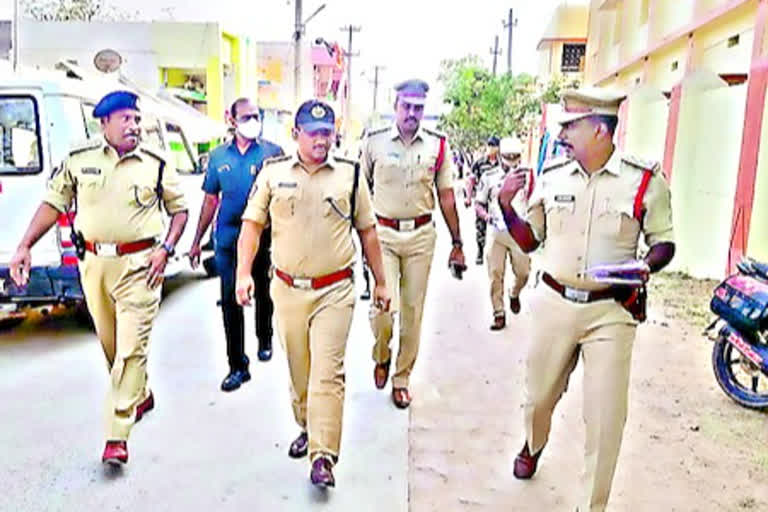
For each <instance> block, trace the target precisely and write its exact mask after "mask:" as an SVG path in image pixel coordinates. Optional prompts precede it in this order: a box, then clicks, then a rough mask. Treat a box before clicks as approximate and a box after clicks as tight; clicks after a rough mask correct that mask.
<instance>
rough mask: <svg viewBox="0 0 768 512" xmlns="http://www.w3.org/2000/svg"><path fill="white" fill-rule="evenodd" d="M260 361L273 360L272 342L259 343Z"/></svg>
mask: <svg viewBox="0 0 768 512" xmlns="http://www.w3.org/2000/svg"><path fill="white" fill-rule="evenodd" d="M257 355H258V357H259V361H269V360H270V359H272V341H268V342H266V343H259V352H258V354H257Z"/></svg>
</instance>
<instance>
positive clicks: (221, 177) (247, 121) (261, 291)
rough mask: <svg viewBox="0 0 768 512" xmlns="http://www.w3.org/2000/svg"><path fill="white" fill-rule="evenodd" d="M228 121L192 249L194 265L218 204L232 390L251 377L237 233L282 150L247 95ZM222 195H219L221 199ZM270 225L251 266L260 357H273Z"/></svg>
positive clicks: (226, 384) (225, 387)
mask: <svg viewBox="0 0 768 512" xmlns="http://www.w3.org/2000/svg"><path fill="white" fill-rule="evenodd" d="M229 114H230V122H231V123H232V125H233V126H234V128H235V134H234V137H233V138H232V140H231V141H230V142H227V143H225V144H222V145H221V146H219V147H217V148H216V149H214V150H213V151H212V152H211V157H210V160H209V163H208V170H207V172H206V174H205V181H204V182H203V191H205V198H204V199H203V207H202V208H201V210H200V220H199V221H198V224H197V231H196V232H195V238H194V240H193V242H192V247H191V249H190V250H189V258H190V261H191V263H192V267H193V268H194V267H197V265H198V264H199V262H200V241H201V239H202V238H203V235H205V232H206V231H207V230H208V227H209V226H210V224H211V221H212V220H213V217H214V215H215V214H216V209H217V208H218V210H219V215H218V217H217V222H216V244H215V249H216V251H215V260H216V268H217V271H218V274H219V277H220V279H221V313H222V318H223V321H224V335H225V336H226V339H227V359H228V361H229V374H228V375H227V376H226V377H225V378H224V381H223V382H222V383H221V389H222V391H233V390H235V389H237V388H239V387H240V386H241V385H242V384H243V383H245V382H247V381H249V380H251V374H250V371H249V367H248V366H249V360H248V356H247V355H246V354H245V320H244V317H243V308H242V307H241V306H240V305H238V304H237V300H236V298H235V265H236V263H237V251H236V244H237V237H238V235H239V234H240V225H241V222H242V221H241V217H242V215H243V210H245V204H246V203H247V202H248V193H249V192H250V190H251V187H252V186H253V183H254V181H255V180H256V176H257V175H258V174H259V172H260V171H261V166H262V163H263V162H264V160H266V159H267V158H271V157H273V156H278V155H282V154H283V150H282V149H281V148H280V146H278V145H276V144H273V143H271V142H269V141H267V140H263V139H261V132H262V125H261V121H262V120H261V115H260V113H259V108H258V106H256V105H255V104H254V103H253V102H251V101H250V100H249V99H248V98H240V99H238V100H236V101H235V102H234V103H233V104H232V107H231V108H230V113H229ZM219 198H221V199H219ZM271 242H272V236H271V233H270V229H269V228H266V229H265V230H264V232H263V233H262V235H261V241H260V244H259V253H258V254H257V256H256V260H255V261H254V264H253V268H252V275H253V279H254V282H255V284H256V290H255V295H256V308H255V309H256V312H255V315H256V337H257V338H258V340H259V352H258V356H259V360H260V361H269V360H270V359H271V358H272V312H273V309H274V306H273V305H272V299H271V298H270V296H269V267H270V265H271V261H270V255H269V251H270V247H271V245H272V243H271Z"/></svg>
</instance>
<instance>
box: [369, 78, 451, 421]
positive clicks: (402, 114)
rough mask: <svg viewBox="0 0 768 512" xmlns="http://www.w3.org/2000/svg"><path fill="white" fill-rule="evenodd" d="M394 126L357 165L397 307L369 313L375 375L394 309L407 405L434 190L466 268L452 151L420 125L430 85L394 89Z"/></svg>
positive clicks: (399, 395) (399, 376) (384, 360)
mask: <svg viewBox="0 0 768 512" xmlns="http://www.w3.org/2000/svg"><path fill="white" fill-rule="evenodd" d="M395 89H396V90H397V99H396V100H395V119H396V122H395V124H394V125H393V126H392V127H390V128H385V129H382V130H378V131H374V132H371V133H370V134H369V135H368V137H367V139H366V140H365V142H364V144H363V154H362V158H361V160H362V162H361V163H362V166H363V170H364V172H365V175H366V177H367V180H368V183H369V185H370V186H371V187H372V191H373V207H374V210H375V211H376V218H377V219H378V223H379V226H380V227H379V236H380V237H381V243H382V248H383V251H384V270H385V272H386V274H387V283H389V285H390V287H391V288H390V293H391V295H392V297H393V298H394V303H395V304H397V307H393V308H392V311H390V312H382V311H380V310H376V309H374V310H372V311H371V327H372V329H373V334H374V337H375V338H376V344H375V346H374V348H373V359H374V361H375V362H376V366H375V368H374V381H375V384H376V387H377V388H379V389H383V388H384V386H386V384H387V379H388V377H389V367H390V360H391V350H390V347H389V343H390V340H391V339H392V325H393V323H394V318H393V313H394V311H395V310H397V311H399V313H400V351H399V353H398V356H397V364H396V368H395V374H394V376H393V378H392V400H393V402H394V403H395V405H396V406H397V407H399V408H401V409H404V408H406V407H408V406H409V405H410V403H411V394H410V392H409V391H408V380H409V378H410V375H411V371H413V366H414V364H415V362H416V355H417V354H418V351H419V338H420V336H421V319H422V312H423V308H424V297H425V296H426V293H427V281H428V279H429V271H430V268H431V266H432V256H433V254H434V249H435V239H436V237H437V233H436V231H435V223H434V221H433V219H432V211H433V210H434V208H435V192H437V196H438V201H439V202H440V209H441V210H442V212H443V217H444V218H445V222H446V224H447V225H448V229H449V231H450V233H451V238H452V240H453V248H452V250H451V254H450V257H449V260H448V264H449V266H451V267H452V268H453V271H454V275H455V276H456V277H459V278H460V275H461V272H462V271H463V270H465V269H466V265H465V264H464V253H463V252H462V243H461V234H460V232H459V219H458V215H457V213H456V204H455V198H454V193H453V184H452V180H453V169H452V164H451V158H450V155H451V151H450V148H449V147H448V143H447V141H446V140H445V136H443V135H441V134H439V133H437V132H434V131H432V130H429V129H427V128H423V127H421V126H420V123H421V119H422V117H423V116H424V103H425V102H426V96H427V91H428V90H429V86H428V85H427V84H426V82H424V81H422V80H409V81H406V82H403V83H401V84H399V85H398V86H397V87H395Z"/></svg>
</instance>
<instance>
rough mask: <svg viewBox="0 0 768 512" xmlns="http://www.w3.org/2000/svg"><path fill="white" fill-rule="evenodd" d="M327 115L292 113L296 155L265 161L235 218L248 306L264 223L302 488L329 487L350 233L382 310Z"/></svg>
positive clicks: (339, 411)
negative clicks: (304, 479)
mask: <svg viewBox="0 0 768 512" xmlns="http://www.w3.org/2000/svg"><path fill="white" fill-rule="evenodd" d="M334 121H335V116H334V113H333V110H332V109H331V107H329V106H328V105H326V104H325V103H323V102H320V101H315V100H311V101H307V102H305V103H304V104H302V105H301V107H299V110H298V111H297V113H296V120H295V127H294V131H293V136H294V139H296V141H297V143H298V153H297V154H296V155H294V156H285V157H278V158H275V159H272V160H269V161H267V163H266V164H265V167H264V170H263V171H262V172H261V174H260V175H259V177H258V179H257V180H256V184H255V186H254V188H253V190H252V192H251V197H250V200H249V201H248V206H247V207H246V209H245V213H244V214H243V229H242V231H241V233H240V238H239V240H238V259H237V300H238V302H239V303H240V304H241V305H249V304H250V302H251V297H252V295H253V291H254V282H253V277H252V275H251V265H252V263H253V259H254V257H255V255H256V253H257V251H258V249H259V240H260V238H261V233H262V231H263V230H264V225H265V224H266V222H267V219H268V218H269V219H271V222H272V234H273V237H274V240H273V251H274V253H273V261H274V264H275V269H274V271H275V276H276V277H277V279H273V280H272V284H271V293H272V298H273V299H274V301H275V308H276V313H277V315H276V316H277V328H278V331H279V335H280V340H281V342H282V343H283V345H284V349H285V352H286V354H287V356H288V368H289V371H290V375H291V395H292V397H293V413H294V417H295V419H296V422H297V423H298V424H299V427H300V428H301V429H302V432H301V433H300V434H299V436H298V437H297V438H296V440H295V441H293V443H292V444H291V447H290V449H289V452H288V454H289V455H290V456H291V457H294V458H299V457H304V456H306V455H307V453H309V456H310V462H311V464H312V469H311V473H310V479H311V481H312V483H313V484H315V485H318V486H321V487H333V486H334V485H335V479H334V476H333V466H334V465H335V464H336V462H337V461H338V458H339V447H340V444H341V423H342V417H343V408H344V380H345V379H344V354H345V352H346V346H347V338H348V336H349V329H350V326H351V322H352V312H353V309H354V304H355V287H354V284H353V282H352V276H353V265H354V261H355V246H354V244H353V241H352V229H353V228H354V229H356V230H357V232H358V234H359V236H360V242H361V245H362V248H363V253H364V254H365V257H366V259H367V260H368V263H369V265H370V267H371V270H372V271H373V275H374V278H375V280H376V286H375V288H374V290H373V306H374V307H375V308H377V309H379V310H381V311H383V312H385V311H387V310H388V309H389V302H390V298H389V292H388V291H387V287H386V282H385V277H384V276H385V274H384V269H383V267H382V262H381V247H380V245H379V239H378V237H377V235H376V219H375V218H374V215H373V208H372V205H371V199H370V194H369V192H368V188H367V187H366V186H365V184H364V183H361V181H362V180H363V179H364V178H362V177H360V170H359V166H358V164H356V163H355V162H353V161H350V160H345V159H342V158H336V157H330V156H329V155H328V151H329V149H330V147H331V142H332V141H333V140H334V126H335V124H334Z"/></svg>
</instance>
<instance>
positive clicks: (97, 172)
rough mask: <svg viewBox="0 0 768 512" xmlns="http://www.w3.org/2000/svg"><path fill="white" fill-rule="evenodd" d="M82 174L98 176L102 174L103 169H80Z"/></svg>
mask: <svg viewBox="0 0 768 512" xmlns="http://www.w3.org/2000/svg"><path fill="white" fill-rule="evenodd" d="M80 172H81V173H82V174H95V175H98V174H101V169H99V168H98V167H83V168H82V169H80Z"/></svg>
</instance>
